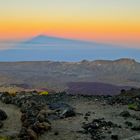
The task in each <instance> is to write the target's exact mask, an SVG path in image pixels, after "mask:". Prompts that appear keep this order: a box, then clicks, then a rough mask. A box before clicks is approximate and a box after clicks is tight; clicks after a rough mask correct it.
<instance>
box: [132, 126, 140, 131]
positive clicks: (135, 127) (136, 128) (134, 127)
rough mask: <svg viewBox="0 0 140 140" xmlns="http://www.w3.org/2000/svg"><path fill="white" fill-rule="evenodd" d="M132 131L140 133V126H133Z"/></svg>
mask: <svg viewBox="0 0 140 140" xmlns="http://www.w3.org/2000/svg"><path fill="white" fill-rule="evenodd" d="M131 129H132V130H134V131H140V125H138V126H133V127H132V128H131Z"/></svg>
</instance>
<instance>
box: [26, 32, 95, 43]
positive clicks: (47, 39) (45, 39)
mask: <svg viewBox="0 0 140 140" xmlns="http://www.w3.org/2000/svg"><path fill="white" fill-rule="evenodd" d="M51 43H54V44H59V43H60V44H61V43H62V44H76V45H77V44H88V45H89V44H90V45H91V44H92V45H93V43H94V42H89V41H85V40H78V39H70V38H62V37H54V36H47V35H43V34H40V35H38V36H35V37H33V38H32V39H30V40H27V41H26V42H25V44H51ZM94 44H96V43H94Z"/></svg>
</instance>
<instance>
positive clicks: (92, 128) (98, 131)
mask: <svg viewBox="0 0 140 140" xmlns="http://www.w3.org/2000/svg"><path fill="white" fill-rule="evenodd" d="M115 127H117V128H118V127H119V126H118V125H116V124H114V123H112V122H111V121H109V122H106V121H105V120H104V119H94V120H93V121H92V122H91V123H87V124H86V123H84V124H83V126H82V128H83V129H84V133H85V134H90V135H91V138H92V139H93V140H101V139H103V138H104V136H103V132H104V131H107V132H108V130H110V129H111V128H115Z"/></svg>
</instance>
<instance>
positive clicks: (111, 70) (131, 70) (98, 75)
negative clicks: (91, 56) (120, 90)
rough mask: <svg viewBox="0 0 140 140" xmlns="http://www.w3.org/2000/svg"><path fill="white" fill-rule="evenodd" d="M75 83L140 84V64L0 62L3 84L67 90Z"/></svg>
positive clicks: (111, 62)
mask: <svg viewBox="0 0 140 140" xmlns="http://www.w3.org/2000/svg"><path fill="white" fill-rule="evenodd" d="M72 82H98V83H107V84H112V85H120V86H131V87H132V86H137V87H139V86H140V63H138V62H136V61H135V60H133V59H119V60H115V61H105V60H96V61H86V60H83V61H81V62H53V61H43V62H41V61H40V62H39V61H38V62H1V63H0V85H1V87H3V86H8V85H10V84H12V85H14V84H15V85H18V86H19V87H20V86H21V87H22V86H23V88H26V87H27V88H29V87H30V88H44V87H47V88H51V89H55V90H57V91H60V90H64V89H67V85H68V84H69V83H72Z"/></svg>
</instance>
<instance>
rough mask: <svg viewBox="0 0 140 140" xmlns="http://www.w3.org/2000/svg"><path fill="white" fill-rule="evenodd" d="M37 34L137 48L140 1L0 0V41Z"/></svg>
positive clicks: (139, 35)
mask: <svg viewBox="0 0 140 140" xmlns="http://www.w3.org/2000/svg"><path fill="white" fill-rule="evenodd" d="M38 34H46V35H53V36H60V37H67V38H78V39H85V40H91V41H98V42H108V43H118V42H119V43H123V44H126V45H128V44H133V45H134V46H135V45H136V46H138V47H140V0H0V40H11V39H12V40H18V39H26V38H28V37H32V36H36V35H38Z"/></svg>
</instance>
